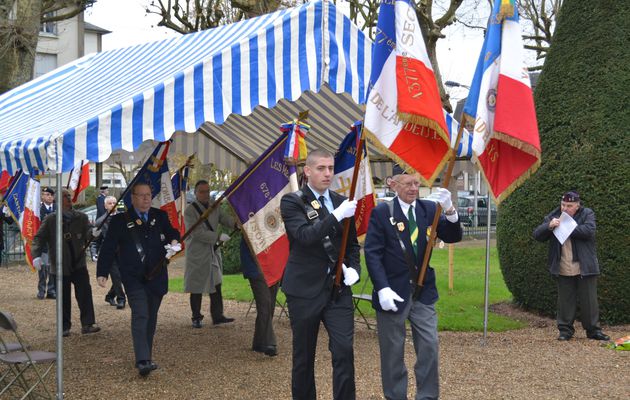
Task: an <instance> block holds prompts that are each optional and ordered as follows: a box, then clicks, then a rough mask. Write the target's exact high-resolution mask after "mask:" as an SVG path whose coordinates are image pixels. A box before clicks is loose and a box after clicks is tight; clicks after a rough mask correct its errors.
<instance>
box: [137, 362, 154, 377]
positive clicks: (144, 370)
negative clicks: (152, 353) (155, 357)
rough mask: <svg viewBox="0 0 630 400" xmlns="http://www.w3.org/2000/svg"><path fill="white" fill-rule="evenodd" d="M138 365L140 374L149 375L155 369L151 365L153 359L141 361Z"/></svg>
mask: <svg viewBox="0 0 630 400" xmlns="http://www.w3.org/2000/svg"><path fill="white" fill-rule="evenodd" d="M156 365H157V364H156ZM137 367H138V373H139V374H140V376H147V375H149V374H150V373H151V371H153V370H154V368H153V367H152V366H151V361H139V362H138V365H137Z"/></svg>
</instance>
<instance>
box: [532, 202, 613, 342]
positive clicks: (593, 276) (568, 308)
mask: <svg viewBox="0 0 630 400" xmlns="http://www.w3.org/2000/svg"><path fill="white" fill-rule="evenodd" d="M563 213H566V214H567V215H568V216H569V217H571V218H572V219H573V220H574V221H575V223H576V224H577V226H576V227H575V229H574V230H573V231H572V232H571V235H570V236H569V238H568V239H567V240H565V242H564V243H563V244H560V242H559V241H558V239H557V237H556V236H555V235H554V233H553V231H554V230H555V229H556V228H558V226H560V224H561V215H562V214H563ZM595 228H596V226H595V213H594V212H593V210H591V209H590V208H586V207H583V206H582V203H581V201H580V195H579V194H578V193H577V192H576V191H569V192H566V193H565V194H564V195H563V196H562V199H561V201H560V207H556V209H554V210H553V211H552V212H551V213H549V215H547V216H546V217H545V219H544V221H543V222H542V224H540V225H539V226H538V227H537V228H536V229H535V230H534V238H535V239H536V240H538V241H540V242H544V241H549V257H548V260H549V272H550V273H551V275H553V276H554V277H555V278H556V279H557V282H558V306H557V307H558V310H557V323H558V330H559V331H560V334H559V336H558V340H562V341H566V340H569V339H571V338H572V337H573V334H574V333H575V329H574V328H573V321H574V320H575V312H576V304H577V302H578V301H579V303H580V319H581V320H582V327H583V328H584V330H586V337H588V338H589V339H594V340H609V339H610V337H609V336H608V335H605V334H604V333H603V332H602V330H601V328H600V326H599V305H598V303H597V276H598V275H599V262H598V261H597V251H596V248H595Z"/></svg>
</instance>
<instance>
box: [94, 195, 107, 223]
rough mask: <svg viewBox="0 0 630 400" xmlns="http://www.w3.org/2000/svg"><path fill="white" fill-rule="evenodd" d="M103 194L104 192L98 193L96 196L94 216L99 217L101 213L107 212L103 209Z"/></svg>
mask: <svg viewBox="0 0 630 400" xmlns="http://www.w3.org/2000/svg"><path fill="white" fill-rule="evenodd" d="M105 197H107V196H105V195H104V194H99V195H98V197H97V198H96V218H99V217H100V216H101V215H103V214H107V210H106V209H105Z"/></svg>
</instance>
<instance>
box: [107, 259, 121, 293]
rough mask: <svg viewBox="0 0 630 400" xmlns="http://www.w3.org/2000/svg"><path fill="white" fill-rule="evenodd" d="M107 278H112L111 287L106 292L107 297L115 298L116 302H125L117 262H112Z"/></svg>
mask: <svg viewBox="0 0 630 400" xmlns="http://www.w3.org/2000/svg"><path fill="white" fill-rule="evenodd" d="M109 276H110V277H111V278H112V287H111V288H110V289H109V291H108V292H107V297H110V298H114V297H116V298H117V299H118V301H120V300H125V291H124V290H123V286H122V280H121V278H120V270H119V269H118V263H117V262H114V263H113V264H112V267H111V268H110V269H109Z"/></svg>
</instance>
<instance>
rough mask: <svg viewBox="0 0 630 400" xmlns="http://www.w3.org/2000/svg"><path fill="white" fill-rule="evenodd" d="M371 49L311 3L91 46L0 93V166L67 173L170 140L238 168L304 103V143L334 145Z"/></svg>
mask: <svg viewBox="0 0 630 400" xmlns="http://www.w3.org/2000/svg"><path fill="white" fill-rule="evenodd" d="M371 51H372V42H371V41H370V40H369V39H368V38H367V37H366V36H365V35H364V34H363V33H362V32H361V31H360V30H359V29H358V28H357V27H356V26H355V25H354V24H352V23H351V21H350V20H349V19H348V18H347V17H345V16H344V15H343V14H342V13H341V12H339V11H338V10H337V9H336V8H335V6H334V4H332V3H331V2H329V1H314V2H311V3H308V4H304V5H302V6H299V7H295V8H291V9H285V10H280V11H277V12H274V13H271V14H267V15H263V16H260V17H256V18H252V19H249V20H246V21H241V22H238V23H234V24H230V25H225V26H220V27H217V28H214V29H210V30H207V31H202V32H196V33H191V34H188V35H184V36H181V37H178V38H173V39H167V40H162V41H158V42H152V43H147V44H143V45H138V46H133V47H127V48H121V49H116V50H110V51H105V52H102V53H96V54H90V55H87V56H85V57H83V58H81V59H79V60H77V61H75V62H73V63H70V64H68V65H65V66H63V67H60V68H58V69H56V70H54V71H52V72H50V73H48V74H46V75H44V76H41V77H40V78H38V79H35V80H33V81H31V82H28V83H26V84H24V85H22V86H20V87H18V88H16V89H14V90H12V91H10V92H7V93H5V94H4V95H2V96H0V169H5V170H7V171H9V172H10V173H13V172H14V171H15V170H17V169H20V168H22V169H25V170H29V171H33V170H34V169H38V170H40V171H45V170H50V171H56V172H66V171H69V170H71V169H72V168H73V166H74V165H75V164H76V163H78V162H79V161H81V160H90V161H94V162H104V161H106V160H107V159H108V158H109V157H110V156H111V155H112V153H113V152H115V151H118V150H124V151H127V152H133V151H136V150H137V149H138V148H139V147H140V146H141V144H142V143H143V142H147V141H164V140H167V139H170V138H173V140H174V145H173V146H171V147H172V148H173V151H175V152H181V153H184V154H186V155H190V154H192V153H194V152H197V153H198V155H199V157H200V158H201V161H202V162H214V163H215V164H217V166H219V167H221V168H230V169H231V170H233V171H234V172H236V173H238V172H240V171H242V170H243V169H244V168H245V166H246V165H247V164H248V163H249V162H251V161H252V160H253V159H255V158H256V157H257V155H259V154H261V153H262V151H263V150H264V149H265V148H266V147H267V146H268V145H270V144H271V143H272V142H273V141H274V140H275V138H277V136H278V135H279V134H280V132H279V125H280V124H281V123H284V122H287V121H290V120H292V119H294V118H296V117H297V115H298V113H299V112H300V111H303V110H306V109H308V110H310V116H309V119H308V123H309V124H311V126H312V129H311V134H310V137H309V138H308V139H307V142H308V143H309V146H310V147H325V148H328V149H330V150H334V149H335V148H336V147H337V146H338V144H339V143H340V142H341V139H342V138H343V136H344V135H345V134H346V132H347V131H348V130H349V126H350V124H352V123H353V122H354V121H355V120H357V119H361V118H362V116H363V107H362V106H361V104H363V103H365V99H366V91H367V88H366V83H367V82H368V79H369V75H370V61H371V57H372V53H371ZM185 132H190V133H188V134H186V133H185ZM208 139H210V140H208ZM149 144H150V143H145V145H144V146H143V148H151V146H150V145H149Z"/></svg>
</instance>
